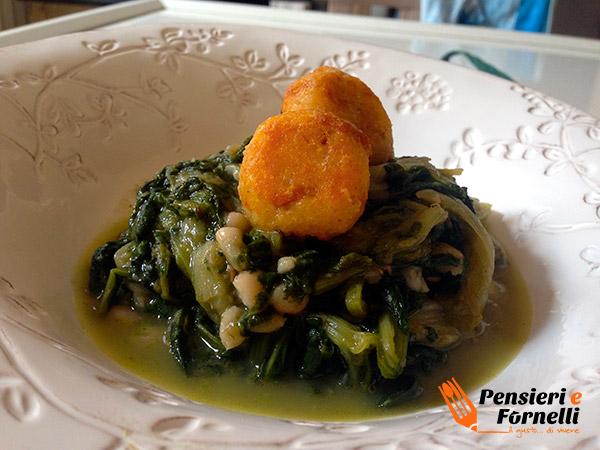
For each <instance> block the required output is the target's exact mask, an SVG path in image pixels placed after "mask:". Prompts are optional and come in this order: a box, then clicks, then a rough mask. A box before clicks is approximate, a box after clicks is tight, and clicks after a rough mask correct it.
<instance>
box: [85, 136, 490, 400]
mask: <svg viewBox="0 0 600 450" xmlns="http://www.w3.org/2000/svg"><path fill="white" fill-rule="evenodd" d="M247 142H248V141H246V142H245V143H244V144H242V145H241V146H239V147H237V148H228V149H226V150H224V151H222V152H219V153H217V154H215V155H212V156H210V157H208V158H206V159H203V160H191V161H184V162H180V163H178V164H174V165H171V166H167V167H165V168H164V169H163V170H161V171H160V172H159V173H158V174H157V175H156V176H155V177H154V178H153V179H152V180H150V181H148V182H147V183H145V184H144V185H143V186H142V187H140V189H139V190H138V193H137V198H136V202H135V205H134V207H133V211H132V213H131V216H130V219H129V225H128V228H127V229H126V230H125V231H123V232H122V233H121V235H120V236H119V237H118V238H117V239H116V240H114V241H110V242H107V243H106V244H104V245H102V246H101V247H99V248H98V249H97V250H96V252H95V253H94V255H93V257H92V261H91V266H90V278H89V291H90V293H91V294H92V295H94V296H96V297H97V298H98V303H97V306H96V309H97V310H98V312H99V313H100V314H110V311H111V308H112V307H113V306H114V305H117V304H120V305H126V306H128V307H130V308H131V309H133V310H134V311H136V312H138V313H139V314H140V315H142V316H145V317H148V318H150V317H153V318H159V319H160V320H163V321H164V322H165V341H166V342H167V343H168V345H169V349H170V352H171V354H172V355H173V358H174V359H175V360H176V361H177V363H178V364H179V365H180V366H181V368H182V370H184V371H185V373H186V374H188V375H189V376H200V375H202V374H206V373H221V372H222V371H232V370H235V371H238V372H239V373H240V374H242V375H245V376H250V377H254V378H256V379H258V380H269V379H277V378H285V377H297V378H301V379H305V380H310V383H314V384H315V386H318V385H320V384H321V383H327V382H330V383H337V384H341V385H348V386H355V387H359V388H361V389H364V390H366V391H369V392H374V393H375V395H376V397H375V398H376V404H377V405H379V406H381V407H391V406H393V405H396V404H398V403H401V402H404V401H407V400H410V399H413V398H415V397H416V396H418V395H419V394H420V393H421V388H420V387H419V384H418V375H419V373H421V372H422V371H429V370H432V368H433V367H434V366H435V365H436V364H439V363H442V362H443V361H444V359H445V357H446V351H447V350H448V349H450V348H452V347H453V346H456V345H458V344H459V343H460V341H461V339H462V338H463V337H464V336H467V335H468V334H469V333H470V332H472V331H473V329H474V328H476V327H477V326H478V324H479V323H480V322H481V312H482V309H483V305H484V303H485V301H486V299H487V294H488V289H489V286H490V282H491V275H492V272H493V270H494V245H495V244H493V243H492V241H491V239H490V237H489V235H488V234H487V232H486V230H485V228H484V227H483V226H482V225H481V222H480V220H479V218H478V217H477V214H476V213H475V211H477V210H478V205H477V203H476V202H474V201H473V200H472V199H471V198H470V197H469V196H468V195H467V192H466V189H464V188H462V187H460V186H458V185H457V184H456V182H455V180H454V177H453V175H455V174H456V172H453V171H445V170H439V169H436V168H435V167H434V166H433V165H431V164H430V163H429V161H428V159H426V158H416V157H401V158H394V159H391V160H389V161H388V162H387V163H385V164H382V165H379V166H373V167H372V168H371V189H370V191H369V201H368V203H367V207H366V210H365V213H364V214H363V216H362V217H361V219H360V220H359V221H358V222H357V223H356V225H355V226H354V227H353V228H352V229H350V230H349V231H348V232H347V233H345V234H343V235H341V236H338V237H336V238H334V239H332V240H330V241H321V240H318V239H315V238H302V239H300V238H295V237H293V236H284V235H282V234H280V233H277V232H265V231H261V230H258V229H252V227H251V226H250V225H249V223H248V222H247V221H245V218H244V216H243V211H242V207H241V204H240V201H239V197H238V193H237V180H238V173H239V167H240V164H241V162H242V160H243V155H244V148H245V144H246V143H247Z"/></svg>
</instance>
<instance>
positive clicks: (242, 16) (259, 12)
mask: <svg viewBox="0 0 600 450" xmlns="http://www.w3.org/2000/svg"><path fill="white" fill-rule="evenodd" d="M181 22H187V23H219V24H221V23H230V24H241V25H253V26H261V27H269V28H279V29H287V30H295V31H302V32H309V33H315V34H320V35H327V36H335V37H338V38H344V39H350V40H354V41H360V42H367V43H371V44H376V45H381V46H385V47H391V48H395V49H398V50H403V51H409V52H412V53H416V54H421V55H425V56H428V57H433V58H440V57H442V55H444V54H446V53H447V52H449V51H454V50H462V51H467V52H470V53H472V54H474V55H476V56H477V57H479V58H482V59H483V60H485V61H486V62H488V63H490V64H492V65H493V66H495V67H496V68H498V69H500V70H502V71H503V72H505V73H507V74H508V75H510V76H511V77H512V78H513V79H514V80H516V81H518V82H520V83H522V84H524V85H526V86H528V87H531V88H533V89H536V90H539V91H541V92H544V93H547V94H549V95H552V96H553V97H555V98H557V99H559V100H562V101H564V102H566V103H569V104H571V105H573V106H575V107H577V108H579V109H581V110H582V111H585V112H587V113H589V114H591V115H592V116H595V117H600V40H593V39H583V38H575V37H567V36H557V35H549V34H533V33H523V32H513V31H505V30H495V29H489V28H480V27H469V26H458V25H446V24H424V23H419V22H414V21H404V20H398V19H390V18H380V17H370V16H356V15H346V14H335V13H327V12H321V11H296V10H287V9H281V8H271V7H266V6H254V5H247V4H240V3H229V2H213V1H189V0H136V1H129V2H124V3H118V4H115V5H111V6H104V7H100V8H96V9H93V10H90V11H85V12H81V13H76V14H71V15H68V16H64V17H60V18H57V19H52V20H47V21H45V22H40V23H36V24H31V25H26V26H22V27H18V28H15V29H11V30H7V31H3V32H0V47H4V46H7V45H13V44H19V43H24V42H30V41H34V40H37V39H42V38H45V37H51V36H56V35H60V34H65V33H69V32H76V31H83V30H91V29H98V28H112V27H123V26H130V25H139V24H144V23H181ZM453 62H456V63H459V64H465V65H469V62H468V61H467V60H466V59H462V58H461V57H457V58H456V59H453Z"/></svg>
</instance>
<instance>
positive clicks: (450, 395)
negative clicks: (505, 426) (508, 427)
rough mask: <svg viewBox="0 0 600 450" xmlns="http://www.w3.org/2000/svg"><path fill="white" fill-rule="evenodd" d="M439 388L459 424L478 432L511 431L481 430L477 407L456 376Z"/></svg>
mask: <svg viewBox="0 0 600 450" xmlns="http://www.w3.org/2000/svg"><path fill="white" fill-rule="evenodd" d="M438 389H439V390H440V392H441V393H442V396H443V397H444V400H446V405H448V409H449V410H450V412H451V413H452V416H453V417H454V420H456V423H458V424H459V425H462V426H463V427H466V428H468V429H469V430H473V431H475V432H477V433H510V431H479V430H478V429H477V408H475V405H473V402H472V401H471V400H470V399H469V397H467V394H465V391H463V390H462V388H461V387H460V385H459V384H458V383H457V382H456V380H455V379H454V378H452V381H450V380H448V381H446V382H445V383H442V385H441V386H438Z"/></svg>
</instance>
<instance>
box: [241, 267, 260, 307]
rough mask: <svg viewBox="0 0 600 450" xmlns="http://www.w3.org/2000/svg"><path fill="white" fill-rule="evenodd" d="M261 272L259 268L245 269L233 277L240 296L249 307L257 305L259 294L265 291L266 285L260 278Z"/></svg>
mask: <svg viewBox="0 0 600 450" xmlns="http://www.w3.org/2000/svg"><path fill="white" fill-rule="evenodd" d="M261 273H262V272H261V271H259V270H256V271H253V270H244V271H243V272H240V273H238V274H237V275H236V276H235V278H234V279H233V286H234V287H235V289H236V290H237V293H238V297H239V298H240V300H241V301H242V303H243V304H244V305H246V306H247V307H248V308H252V307H253V306H255V305H256V303H257V299H258V296H259V295H260V294H261V293H264V292H265V287H264V286H263V284H262V283H261V282H260V281H259V280H258V276H259V275H260V274H261Z"/></svg>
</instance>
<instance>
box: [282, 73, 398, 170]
mask: <svg viewBox="0 0 600 450" xmlns="http://www.w3.org/2000/svg"><path fill="white" fill-rule="evenodd" d="M298 109H317V110H319V111H324V112H328V113H331V114H334V115H336V116H338V117H341V118H342V119H345V120H347V121H349V122H351V123H353V124H354V125H356V126H357V127H358V128H359V129H360V130H361V131H362V132H363V133H365V135H366V136H367V138H368V139H369V142H370V143H371V148H372V151H373V153H372V155H371V157H370V164H372V165H375V164H382V163H384V162H386V161H387V160H388V159H390V158H392V157H393V156H394V148H393V141H392V123H391V121H390V118H389V117H388V115H387V113H386V112H385V109H384V108H383V105H382V104H381V101H380V100H379V98H378V97H377V96H376V95H375V94H374V93H373V91H371V89H370V88H369V87H368V86H367V85H366V84H365V83H363V82H362V81H361V80H360V79H358V78H357V77H354V76H352V75H349V74H347V73H345V72H342V71H341V70H338V69H335V68H333V67H327V66H324V67H321V68H319V69H316V70H314V71H313V72H311V73H309V74H307V75H305V76H303V77H302V78H300V79H299V80H298V81H296V82H295V83H293V84H292V85H290V86H289V87H288V89H287V90H286V92H285V96H284V98H283V102H282V105H281V111H282V112H288V111H293V110H298Z"/></svg>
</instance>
